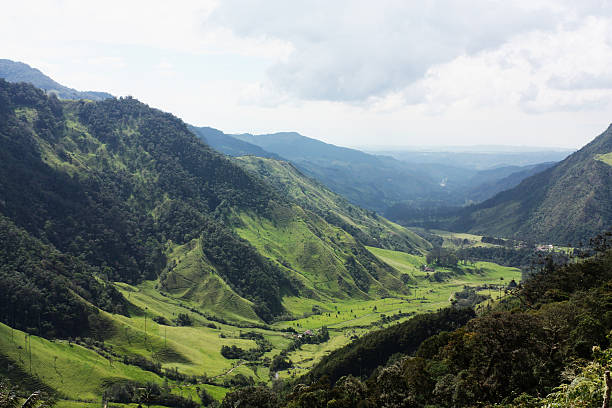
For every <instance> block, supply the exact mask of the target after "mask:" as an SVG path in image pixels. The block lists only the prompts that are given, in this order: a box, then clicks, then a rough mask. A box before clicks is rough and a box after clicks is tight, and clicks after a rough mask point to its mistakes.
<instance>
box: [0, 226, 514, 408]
mask: <svg viewBox="0 0 612 408" xmlns="http://www.w3.org/2000/svg"><path fill="white" fill-rule="evenodd" d="M243 220H244V221H245V223H246V222H252V220H249V219H248V218H243ZM260 227H261V225H260ZM253 228H254V227H252V226H251V228H249V230H252V229H253ZM294 231H295V230H294ZM298 231H299V228H298ZM243 234H245V235H246V234H247V230H246V229H245V230H243ZM264 246H265V244H263V243H262V247H264ZM268 249H269V250H270V251H273V250H274V249H273V248H272V247H270V246H268ZM367 249H368V250H369V251H370V252H371V253H372V254H373V255H375V256H376V257H377V258H378V259H380V260H381V261H383V262H385V263H387V264H388V265H390V266H392V267H393V268H394V269H395V270H396V271H397V273H398V274H406V275H409V278H410V279H409V280H408V283H407V284H406V286H407V287H406V290H405V291H403V293H402V294H391V295H390V296H386V297H374V296H369V298H367V297H366V298H364V299H355V298H352V299H339V300H338V299H336V300H329V298H328V297H318V298H315V299H308V298H304V297H296V296H285V297H284V298H283V306H284V307H285V308H286V309H287V310H288V311H289V312H290V313H291V314H292V315H293V316H294V319H293V320H283V321H278V322H276V323H274V324H273V325H271V326H269V329H265V328H247V327H238V326H237V324H243V325H245V324H246V325H248V324H253V323H259V322H257V321H255V322H254V321H253V320H251V319H248V318H245V319H243V320H241V321H238V318H239V317H240V314H235V315H232V317H234V318H235V319H236V320H234V321H232V320H228V321H227V324H225V323H219V322H218V321H213V320H209V319H208V318H207V317H206V316H205V315H204V314H201V313H195V312H193V310H200V309H199V308H198V306H199V302H197V301H192V300H190V298H188V297H184V296H180V295H176V296H174V295H168V294H166V295H162V294H161V293H160V291H159V290H158V288H159V282H157V281H146V282H144V283H142V284H139V285H137V286H132V285H128V284H125V283H115V286H116V287H117V288H118V289H119V291H120V292H121V293H122V294H123V295H124V296H125V298H126V299H127V300H128V301H129V302H130V303H131V305H132V306H131V307H132V310H131V316H130V317H126V316H123V315H112V314H108V313H106V312H100V314H99V318H100V321H101V322H102V324H101V325H100V329H99V330H98V331H96V332H94V333H92V337H94V338H95V339H97V340H98V341H99V342H103V344H104V346H105V347H106V349H107V350H112V352H113V353H115V354H116V355H121V356H123V355H127V356H136V355H138V356H142V357H144V358H146V359H148V360H150V361H153V362H156V363H159V364H161V367H162V368H163V369H177V370H178V371H179V372H180V373H183V374H186V375H193V376H202V375H206V376H207V377H208V378H209V379H210V378H212V379H213V382H215V383H217V384H219V385H209V384H199V385H198V386H199V387H203V388H205V389H206V390H207V391H208V392H209V393H210V394H211V395H212V396H213V397H214V398H216V399H219V400H220V399H222V398H223V396H224V395H225V393H227V392H228V391H229V390H230V389H231V387H227V386H225V385H224V381H225V380H229V379H231V378H233V377H235V376H237V375H239V374H241V375H242V376H245V377H247V378H248V377H250V378H252V379H253V381H254V382H255V383H269V382H270V381H271V380H272V378H274V377H280V378H287V377H294V376H299V375H301V374H303V373H305V372H306V370H308V369H310V368H311V367H312V366H313V365H314V364H316V363H317V362H318V361H319V360H320V359H321V358H322V357H323V356H325V355H326V354H328V353H330V352H331V351H333V350H334V349H337V348H339V347H342V346H344V345H345V344H347V343H349V342H350V341H351V339H353V338H355V337H359V336H362V335H363V334H365V333H367V332H368V331H371V330H375V329H377V328H380V327H384V326H386V325H389V324H395V323H396V322H399V321H404V320H406V319H409V318H410V316H411V315H413V314H415V313H422V312H428V311H435V310H438V309H440V308H443V307H446V306H448V305H449V304H450V302H451V300H452V297H453V294H454V293H455V292H457V291H460V290H462V289H463V288H464V286H473V287H479V286H483V285H490V284H493V285H503V284H507V283H508V282H510V281H511V280H512V279H514V280H516V281H518V280H519V279H520V277H521V272H520V271H519V270H518V269H516V268H508V267H502V266H499V265H496V264H493V263H488V262H477V263H474V264H467V265H459V266H458V267H457V268H456V269H454V270H450V269H445V268H436V270H437V271H440V272H442V273H443V274H444V276H445V278H444V279H443V280H441V281H439V282H438V281H435V280H432V278H431V273H429V272H425V271H423V270H422V266H424V265H425V257H424V256H419V255H411V254H407V253H404V252H399V251H392V250H385V249H380V248H374V247H368V248H367ZM282 255H283V256H292V254H291V253H289V252H287V253H284V254H282ZM177 256H178V255H177ZM183 259H187V258H185V257H184V258H183ZM185 262H187V261H185ZM304 272H305V273H306V270H304ZM488 292H491V293H490V294H491V296H492V297H493V298H495V297H496V296H497V293H498V291H497V290H495V289H493V290H492V291H491V290H489V291H488ZM481 293H484V294H488V293H487V290H483V291H481ZM499 293H501V292H499ZM209 311H210V309H208V308H205V309H204V312H209ZM180 313H186V314H187V315H188V316H189V317H190V318H191V320H192V325H191V326H177V325H175V324H174V323H171V325H163V324H158V323H156V322H155V321H153V318H155V319H156V320H158V321H159V320H160V318H163V319H166V321H167V322H173V321H174V319H176V318H177V316H178V315H179V314H180ZM400 313H401V314H402V315H401V317H398V316H397V315H399V314H400ZM393 315H396V318H395V319H393V320H391V321H388V320H387V321H384V320H383V319H384V317H385V316H393ZM208 317H212V316H210V315H208ZM226 317H227V316H226ZM323 326H325V327H327V328H328V330H329V333H330V340H328V341H327V342H324V343H321V344H305V345H302V346H301V347H300V348H299V349H297V350H294V351H291V352H289V353H288V357H289V358H290V359H291V361H292V362H293V367H292V368H290V369H288V370H284V371H281V372H279V373H272V376H271V375H270V372H269V369H268V367H267V365H266V364H265V363H264V361H263V360H261V359H260V360H259V361H257V362H255V363H253V364H246V363H245V362H244V361H240V360H229V359H226V358H224V357H223V356H222V355H221V353H220V350H221V347H222V346H237V347H240V348H242V349H244V350H248V349H253V348H256V347H257V345H256V343H255V341H253V340H251V339H245V338H241V336H240V334H241V333H245V332H257V333H260V334H262V335H263V336H264V338H265V339H266V340H267V341H268V342H269V343H270V344H271V345H272V350H271V351H268V352H266V353H265V354H264V356H263V358H264V359H266V358H268V359H272V358H273V357H274V356H276V355H277V354H279V353H280V352H281V351H282V350H284V349H286V348H287V347H288V346H289V345H290V344H291V342H292V341H293V340H292V337H293V336H294V335H293V334H291V333H287V332H281V331H280V330H282V329H288V328H292V329H294V330H295V331H296V332H297V333H303V332H304V331H306V330H319V329H321V328H322V327H323ZM262 327H264V326H262ZM30 352H31V353H30ZM0 354H2V355H4V356H6V357H7V358H8V359H10V361H12V362H15V363H16V364H17V365H18V366H19V367H20V368H22V369H23V370H24V371H25V372H27V373H28V374H29V367H30V354H31V365H32V373H31V375H32V376H33V377H35V378H38V379H39V380H40V381H41V382H42V383H44V384H46V385H48V386H50V387H51V388H53V389H54V390H56V391H57V392H58V394H59V395H60V396H61V398H62V400H61V401H60V403H59V404H58V407H60V408H62V407H64V408H72V407H76V406H79V407H87V406H93V405H95V404H99V401H100V398H101V392H102V388H103V384H104V382H105V381H108V380H110V379H118V378H124V379H132V380H136V381H139V382H147V381H153V382H158V383H161V382H163V378H161V377H160V376H158V375H157V374H154V373H152V372H150V371H145V370H143V369H141V368H139V367H136V366H134V365H129V364H124V363H123V361H122V360H121V359H120V358H113V357H109V354H107V353H105V352H103V351H102V350H100V348H99V347H97V346H90V347H89V348H88V347H83V346H82V345H79V344H76V343H74V342H72V343H69V342H67V341H58V340H56V341H48V340H45V339H42V338H39V337H36V336H27V341H26V335H25V334H24V333H23V332H20V331H17V330H11V329H10V328H9V327H7V326H4V325H0ZM170 383H171V388H172V390H173V392H175V393H178V394H181V395H184V396H186V395H190V396H191V397H192V398H193V399H194V400H197V398H198V396H197V392H196V389H195V387H196V386H195V385H193V384H186V383H180V382H176V381H171V382H170ZM114 405H117V406H122V405H120V404H114ZM134 406H135V405H134Z"/></svg>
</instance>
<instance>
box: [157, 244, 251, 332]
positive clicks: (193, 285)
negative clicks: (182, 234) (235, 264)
mask: <svg viewBox="0 0 612 408" xmlns="http://www.w3.org/2000/svg"><path fill="white" fill-rule="evenodd" d="M168 263H169V265H170V267H169V268H168V272H167V277H166V278H165V279H164V280H163V282H162V288H163V289H164V290H165V291H167V292H168V293H170V294H171V295H172V296H173V297H175V298H177V299H180V300H183V301H186V302H189V303H190V304H192V305H193V306H194V307H196V308H197V309H198V310H200V311H202V312H208V313H212V314H214V315H216V316H220V317H222V318H224V319H226V320H233V321H247V322H254V323H261V319H260V318H259V317H258V316H257V314H255V312H254V310H253V306H254V305H253V303H252V302H250V301H248V300H246V299H244V298H242V297H241V296H239V295H238V294H237V293H236V292H234V291H233V290H232V289H231V288H230V287H229V286H228V285H227V283H225V282H224V281H223V279H222V278H221V277H220V276H219V275H218V274H217V273H216V271H215V268H214V267H213V266H212V265H211V264H210V262H209V261H208V260H207V259H206V257H205V256H204V254H203V252H202V245H201V242H200V239H194V240H192V241H191V242H188V243H187V244H185V245H177V246H175V247H174V248H173V250H172V251H171V252H170V253H169V256H168Z"/></svg>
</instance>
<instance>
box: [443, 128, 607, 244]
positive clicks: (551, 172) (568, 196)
mask: <svg viewBox="0 0 612 408" xmlns="http://www.w3.org/2000/svg"><path fill="white" fill-rule="evenodd" d="M611 152H612V128H611V127H609V128H608V129H607V130H606V131H605V132H604V133H602V134H601V135H599V136H598V137H597V138H595V139H594V140H593V141H592V142H591V143H589V144H587V145H586V146H585V147H583V148H582V149H580V150H579V151H577V152H575V153H573V154H572V155H570V156H569V157H567V158H566V159H565V160H563V161H562V162H560V163H558V164H556V165H555V166H553V167H550V168H548V169H546V170H544V171H542V172H540V173H537V174H535V175H533V176H531V177H528V178H526V179H525V180H523V181H522V182H521V183H520V184H519V185H518V186H516V187H514V188H512V189H510V190H507V191H504V192H501V193H499V194H497V195H496V196H495V197H493V198H491V199H489V200H487V201H485V202H483V203H481V204H478V205H475V206H473V207H469V208H468V209H466V210H465V212H464V213H463V214H462V215H461V216H460V218H459V219H458V220H457V221H456V222H454V223H453V224H452V225H451V226H450V228H452V229H453V230H457V231H471V232H474V233H477V232H478V233H483V234H488V235H494V236H503V237H514V238H522V239H529V240H535V241H538V242H551V243H557V244H564V245H565V244H567V243H577V242H578V241H586V240H588V239H589V238H590V237H592V236H594V235H596V234H598V233H599V232H601V231H602V230H605V229H608V228H610V226H612V188H610V186H611V185H612V165H611V164H610V156H612V154H611Z"/></svg>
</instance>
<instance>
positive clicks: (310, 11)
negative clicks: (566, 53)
mask: <svg viewBox="0 0 612 408" xmlns="http://www.w3.org/2000/svg"><path fill="white" fill-rule="evenodd" d="M609 12H610V10H608V8H607V7H606V4H605V3H604V2H600V1H585V2H580V3H578V4H574V3H572V2H569V1H568V2H562V1H555V2H548V1H537V0H535V1H511V2H509V1H498V0H470V1H465V0H445V1H442V0H428V1H418V2H406V1H393V0H389V1H385V0H383V1H378V2H371V1H369V0H356V1H355V0H336V1H333V2H329V1H322V0H315V1H305V0H303V1H300V0H296V1H291V2H287V1H283V0H250V1H241V0H226V1H223V2H221V3H220V4H219V5H218V7H217V8H215V9H214V11H213V12H212V13H211V15H210V19H209V20H210V22H212V23H213V24H218V25H220V26H223V27H227V28H229V29H231V30H232V31H233V33H235V35H236V36H238V37H240V38H248V39H260V40H264V39H267V40H270V39H279V40H284V41H287V42H289V43H290V44H291V46H292V47H293V52H291V53H290V54H289V55H288V56H287V57H286V58H284V59H282V60H279V61H277V62H276V63H275V64H274V65H273V66H272V67H270V69H269V71H268V77H269V80H270V84H271V85H273V86H275V87H277V88H278V90H281V91H283V92H286V93H288V94H290V95H292V96H294V97H297V98H302V99H310V100H330V101H347V102H351V103H353V102H356V101H365V100H367V99H368V98H371V97H381V96H384V95H385V94H387V93H396V92H398V91H401V90H403V89H405V88H407V87H409V86H410V85H411V84H414V83H415V82H417V81H419V80H421V79H423V78H424V77H425V76H426V75H427V73H428V72H429V71H430V70H431V69H432V68H433V67H436V66H437V65H440V64H445V63H448V62H451V61H453V60H455V59H456V58H459V57H461V56H468V57H469V56H473V55H477V54H479V53H482V52H487V51H493V50H496V49H499V48H500V47H503V46H504V45H505V44H507V43H509V42H512V41H513V39H514V38H515V37H516V36H521V35H524V34H525V33H532V32H554V31H556V30H558V29H559V27H563V26H569V27H571V26H572V25H574V24H580V22H581V21H582V20H583V19H584V18H586V17H587V16H589V15H591V14H594V13H596V14H597V15H599V16H602V15H607V14H609Z"/></svg>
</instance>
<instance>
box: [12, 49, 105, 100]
mask: <svg viewBox="0 0 612 408" xmlns="http://www.w3.org/2000/svg"><path fill="white" fill-rule="evenodd" d="M0 78H4V79H5V80H6V81H8V82H27V83H30V84H32V85H34V86H35V87H37V88H40V89H43V90H45V91H46V92H47V93H54V94H56V95H57V96H58V97H60V98H62V99H89V100H92V101H100V100H103V99H107V98H112V97H113V95H111V94H109V93H106V92H94V91H85V92H81V91H77V90H76V89H72V88H68V87H67V86H64V85H62V84H58V83H57V82H55V81H54V80H53V79H51V78H49V77H48V76H46V75H45V74H43V73H42V72H40V70H38V69H36V68H32V67H30V66H29V65H28V64H24V63H23V62H16V61H11V60H8V59H0Z"/></svg>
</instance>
